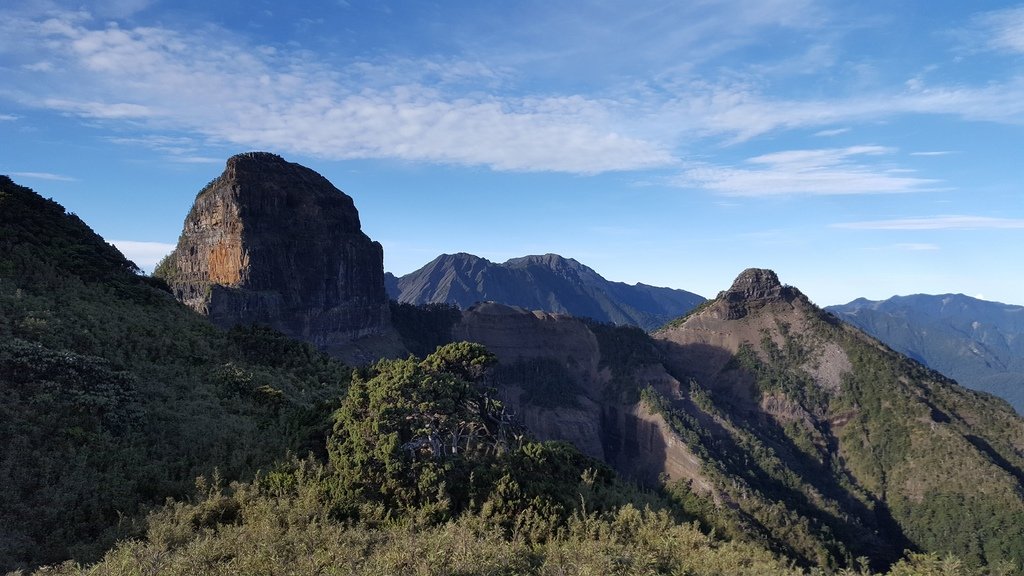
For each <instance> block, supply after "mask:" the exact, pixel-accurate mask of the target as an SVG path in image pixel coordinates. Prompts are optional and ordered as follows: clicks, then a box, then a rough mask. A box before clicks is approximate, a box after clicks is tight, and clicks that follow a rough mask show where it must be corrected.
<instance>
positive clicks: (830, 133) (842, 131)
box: [814, 128, 850, 137]
mask: <svg viewBox="0 0 1024 576" xmlns="http://www.w3.org/2000/svg"><path fill="white" fill-rule="evenodd" d="M849 131H850V129H849V128H831V129H829V130H819V131H817V132H815V133H814V135H815V136H823V137H828V136H839V135H840V134H846V133H847V132H849Z"/></svg>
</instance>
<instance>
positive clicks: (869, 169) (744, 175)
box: [676, 146, 936, 196]
mask: <svg viewBox="0 0 1024 576" xmlns="http://www.w3.org/2000/svg"><path fill="white" fill-rule="evenodd" d="M893 152H894V150H893V149H891V148H886V147H882V146H851V147H848V148H825V149H819V150H790V151H785V152H776V153H772V154H765V155H762V156H755V157H753V158H749V159H748V160H747V161H746V162H745V163H744V165H743V166H740V167H735V166H714V165H704V166H697V167H693V168H691V169H689V170H686V171H685V172H684V173H683V174H682V175H681V177H680V178H679V179H677V181H676V183H677V184H678V185H680V186H686V187H698V188H703V189H706V190H711V191H713V192H717V193H719V194H723V195H726V196H788V195H804V196H833V195H845V194H891V193H901V192H915V191H919V190H923V189H927V187H929V186H933V185H935V184H936V181H935V180H929V179H925V178H915V177H911V176H898V175H897V174H900V173H902V172H903V171H897V170H893V169H886V168H885V167H884V166H879V165H877V164H872V165H869V164H866V163H864V162H862V161H860V159H861V158H863V157H865V156H876V157H877V156H885V155H890V154H892V153H893Z"/></svg>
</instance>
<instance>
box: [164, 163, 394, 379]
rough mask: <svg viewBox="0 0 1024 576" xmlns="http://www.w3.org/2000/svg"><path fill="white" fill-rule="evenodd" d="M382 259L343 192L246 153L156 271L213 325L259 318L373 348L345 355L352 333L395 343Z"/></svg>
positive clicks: (339, 351) (339, 348) (199, 200)
mask: <svg viewBox="0 0 1024 576" xmlns="http://www.w3.org/2000/svg"><path fill="white" fill-rule="evenodd" d="M383 258H384V256H383V249H382V248H381V245H380V244H379V243H377V242H374V241H372V240H370V238H369V237H367V236H366V234H364V233H363V232H362V230H361V229H360V223H359V213H358V212H357V211H356V208H355V205H354V204H353V202H352V199H351V198H350V197H349V196H347V195H345V194H344V193H343V192H341V191H340V190H338V189H337V188H336V187H334V185H332V184H331V183H330V182H329V181H328V180H327V179H326V178H324V177H323V176H321V175H320V174H317V173H316V172H314V171H313V170H310V169H309V168H306V167H304V166H300V165H299V164H294V163H291V162H287V161H285V160H284V159H283V158H281V157H280V156H277V155H274V154H269V153H265V152H250V153H246V154H239V155H237V156H233V157H231V158H230V159H228V161H227V167H226V168H225V170H224V173H223V174H221V175H220V176H219V177H217V178H216V179H215V180H213V181H212V182H211V183H210V184H208V185H207V186H206V187H205V188H204V189H203V190H202V191H201V192H200V193H199V195H198V196H197V197H196V200H195V204H194V205H193V207H192V210H191V211H190V212H189V214H188V216H187V217H186V218H185V224H184V229H183V230H182V233H181V237H180V238H179V240H178V245H177V247H176V248H175V250H174V252H173V253H171V255H170V256H169V257H168V258H167V259H166V260H165V261H164V262H163V263H161V265H160V266H158V268H157V271H156V275H157V276H160V277H162V278H164V279H165V280H166V281H167V283H168V284H169V285H170V286H171V288H172V289H173V291H174V294H175V296H176V297H177V298H178V299H179V300H181V301H182V302H184V303H185V304H187V305H188V306H190V307H191V308H193V309H195V310H196V311H198V312H200V313H202V314H205V315H207V316H208V317H209V318H210V320H211V321H212V322H213V323H214V324H216V325H218V326H221V327H230V326H234V325H238V324H252V323H258V324H266V325H269V326H272V327H273V328H276V329H277V330H280V331H281V332H283V333H285V334H287V335H289V336H292V337H295V338H299V339H301V340H305V341H307V342H310V343H312V344H314V345H316V346H317V347H318V348H320V349H322V350H326V351H328V352H330V353H334V354H336V355H340V356H343V357H347V358H349V359H355V360H360V359H362V358H360V356H367V357H372V356H374V355H376V354H374V351H373V350H360V351H353V342H354V341H356V340H358V339H366V338H368V337H370V338H375V339H383V340H385V341H388V343H386V344H384V348H393V347H394V346H393V345H392V344H391V343H390V340H392V339H391V338H390V328H389V324H388V306H387V297H386V295H385V292H384V269H383ZM371 348H373V347H371ZM367 359H368V358H367Z"/></svg>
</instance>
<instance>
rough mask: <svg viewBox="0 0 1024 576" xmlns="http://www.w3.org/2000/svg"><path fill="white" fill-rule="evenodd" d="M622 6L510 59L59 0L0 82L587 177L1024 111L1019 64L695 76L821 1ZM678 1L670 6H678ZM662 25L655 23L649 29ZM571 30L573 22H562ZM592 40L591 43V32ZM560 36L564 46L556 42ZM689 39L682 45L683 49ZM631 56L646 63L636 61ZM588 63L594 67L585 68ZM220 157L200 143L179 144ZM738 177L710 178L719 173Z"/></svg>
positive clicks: (136, 117)
mask: <svg viewBox="0 0 1024 576" xmlns="http://www.w3.org/2000/svg"><path fill="white" fill-rule="evenodd" d="M146 4H147V2H146V1H145V0H116V1H112V2H109V5H110V6H113V7H115V8H116V7H117V6H121V9H122V10H123V11H127V12H132V11H138V10H144V9H145V8H146ZM616 10H618V9H617V8H613V7H607V6H606V7H604V8H603V9H602V10H597V11H595V14H593V15H591V16H589V17H583V19H582V20H580V21H577V20H578V19H579V18H577V17H578V14H577V12H579V10H577V9H576V8H575V7H574V8H573V9H572V10H566V11H565V13H564V14H562V17H553V18H547V19H545V21H544V22H543V23H541V24H538V25H537V27H536V28H530V30H531V31H532V34H536V37H537V38H544V42H545V45H544V46H541V47H537V49H536V50H535V51H532V50H524V49H523V47H522V45H513V44H509V45H508V46H507V47H508V48H509V50H508V52H509V54H510V55H509V56H507V57H503V56H501V54H502V51H501V49H502V48H503V47H506V45H505V44H502V43H500V42H499V43H498V45H497V46H495V47H492V48H491V49H490V50H489V51H486V50H484V52H486V54H485V55H484V57H481V58H480V59H473V58H451V57H446V58H441V57H436V58H422V59H410V58H402V57H394V58H392V57H389V56H386V55H378V56H375V57H374V58H372V59H361V60H353V59H350V60H345V61H343V62H330V61H328V60H324V59H321V57H319V56H315V55H313V54H311V53H309V52H305V51H302V50H300V49H298V48H295V47H288V46H274V47H268V46H262V45H256V44H253V43H252V42H251V41H249V40H247V39H245V38H243V37H240V36H238V35H237V34H235V33H232V32H230V31H227V30H224V29H221V28H217V27H214V26H212V25H209V26H206V27H203V28H200V29H197V30H193V31H187V32H186V31H177V30H171V29H167V28H161V27H142V26H139V27H127V26H119V25H115V24H100V23H98V22H97V21H95V20H93V19H91V18H90V17H89V15H88V14H85V13H83V12H76V13H56V12H53V13H51V14H50V15H49V17H48V19H46V20H42V21H40V20H31V19H25V18H17V17H12V18H9V19H7V21H6V22H0V53H2V54H4V55H5V56H6V55H8V54H13V55H16V56H17V58H12V61H15V62H17V61H20V62H23V64H22V66H21V67H20V68H17V69H15V70H13V72H12V73H13V74H14V75H20V76H18V79H23V80H24V81H17V82H15V81H12V82H9V83H8V84H7V86H0V96H2V97H5V98H8V99H12V100H15V101H17V102H18V103H20V104H21V105H23V106H33V107H42V108H46V109H50V110H55V111H59V112H62V113H65V114H68V115H73V116H77V117H81V118H86V119H89V120H92V121H100V122H103V123H110V124H112V125H115V126H117V127H119V128H123V127H129V128H131V129H132V131H133V133H135V134H137V133H139V132H140V131H148V132H149V133H151V134H156V135H159V134H162V133H164V132H167V131H173V132H174V133H175V134H188V135H190V136H192V137H195V138H196V139H197V140H199V141H202V142H203V143H204V144H214V145H230V146H232V147H235V146H237V147H242V148H246V149H269V150H273V151H277V152H280V153H285V154H302V155H309V156H315V157H321V158H331V159H351V158H390V159H399V160H411V161H422V162H433V163H449V164H457V165H481V166H487V167H490V168H492V169H495V170H515V171H561V172H573V173H583V174H591V173H599V172H607V171H628V170H642V169H648V168H664V167H674V166H678V165H679V164H680V159H679V157H678V153H676V152H675V151H676V150H678V149H679V147H680V145H681V144H684V143H685V144H690V143H693V142H695V141H698V140H702V139H718V140H724V141H725V142H726V143H728V144H735V143H741V142H745V141H748V140H750V139H752V138H755V137H758V136H762V135H765V134H769V133H772V132H778V131H784V130H792V129H818V128H822V129H821V130H819V131H818V132H816V135H818V136H835V135H839V134H842V133H844V132H846V131H847V130H849V128H846V127H841V128H835V127H834V126H837V125H839V126H842V125H844V124H850V123H852V122H858V121H869V120H870V121H876V120H882V119H886V118H890V117H893V116H897V115H901V114H933V115H948V116H953V117H957V118H962V119H969V120H984V121H995V122H1006V123H1015V124H1024V78H1018V77H1012V76H1011V77H1008V78H1006V79H1003V80H1001V81H994V82H990V83H987V84H984V85H980V86H977V87H972V86H969V85H963V86H941V85H937V86H930V85H928V84H927V83H926V82H925V81H924V80H923V79H921V80H919V81H918V82H915V83H914V84H913V87H911V88H908V87H905V86H899V87H896V88H889V89H878V88H874V89H873V90H864V91H859V92H857V93H856V95H855V96H849V97H846V98H845V99H835V98H821V99H803V100H798V99H791V98H789V99H787V98H777V97H772V96H770V95H768V94H767V93H766V90H767V89H768V86H769V85H770V84H769V83H768V82H764V81H763V80H758V79H757V75H754V76H753V77H751V76H749V75H746V76H745V75H744V74H743V73H733V72H728V71H723V72H722V73H721V74H720V75H719V76H711V75H704V74H702V75H700V76H695V75H693V74H692V70H693V69H694V68H695V67H697V66H700V65H703V64H706V63H708V62H712V61H715V60H714V59H715V58H719V57H721V56H722V55H724V54H728V53H729V52H730V51H733V50H737V49H739V48H747V47H749V46H751V45H752V44H753V43H755V42H756V41H757V38H759V37H760V36H759V35H758V34H754V32H758V31H764V30H779V29H785V30H787V31H791V32H793V33H797V34H805V35H809V34H813V32H814V31H815V30H816V28H817V27H820V25H821V24H822V23H823V22H824V21H825V16H824V15H823V14H822V12H821V10H819V9H815V7H814V5H813V3H812V2H810V1H809V0H775V1H774V2H756V1H753V0H733V1H732V2H731V3H725V4H718V5H716V6H715V7H713V8H712V7H708V6H703V5H701V6H699V7H698V6H696V5H695V6H693V7H688V8H685V9H680V8H676V7H674V6H664V5H663V6H659V7H651V8H649V9H647V10H644V11H639V12H638V11H636V10H635V9H634V8H630V9H629V11H628V14H619V13H616ZM555 11H556V12H558V10H557V9H556V10H555ZM570 12H571V13H570ZM609 12H611V13H612V14H610V13H609ZM667 14H670V15H674V17H673V18H674V19H673V18H669V19H668V20H666V15H667ZM616 16H628V18H625V17H623V18H616ZM574 18H576V19H574ZM677 24H685V26H686V29H685V31H680V30H676V29H673V28H672V26H675V25H677ZM602 25H603V26H605V27H606V28H602ZM652 26H653V27H654V28H652V29H651V30H650V32H649V33H640V31H641V30H643V29H645V28H650V27H652ZM560 27H568V29H567V30H560V32H559V33H558V34H551V32H552V30H553V29H555V28H560ZM467 34H468V33H467ZM524 34H526V33H524ZM527 37H532V36H530V35H529V34H527ZM606 37H607V38H606ZM623 37H636V38H639V39H640V40H638V41H639V42H640V44H641V45H639V46H636V47H634V48H633V49H631V50H629V51H622V50H621V49H619V48H617V47H618V46H620V45H621V43H616V42H611V40H617V39H620V38H623ZM516 38H517V40H518V41H522V40H523V37H522V36H517V37H516ZM580 38H590V39H591V41H590V42H588V43H585V45H584V44H583V43H581V42H580ZM601 39H607V40H609V41H608V42H599V41H597V40H601ZM509 42H512V41H511V40H509ZM470 44H471V43H470ZM591 46H598V48H591ZM813 46H814V48H813V49H811V50H809V51H808V52H805V53H803V54H797V55H796V60H795V61H799V62H804V61H813V62H817V63H818V64H817V65H816V66H818V67H828V66H831V65H832V58H833V54H832V49H831V48H830V47H829V45H828V44H827V43H822V42H820V41H816V42H815V43H814V44H813ZM562 47H564V48H565V50H564V52H565V54H562V53H560V52H558V48H562ZM612 47H614V48H612ZM512 48H515V50H512ZM570 48H572V49H570ZM482 50H483V49H482ZM575 50H579V51H581V52H579V53H577V52H576V51H575ZM465 53H467V54H470V53H473V54H475V52H472V51H467V52H465ZM680 54H684V55H685V57H683V58H682V61H679V58H678V57H677V55H680ZM596 56H600V57H602V58H601V59H595V57H596ZM787 56H793V55H792V54H788V55H787ZM801 59H803V60H801ZM808 59H809V60H808ZM783 60H785V58H783ZM547 61H556V62H558V64H557V66H561V67H562V68H559V70H562V69H572V67H573V66H574V65H577V64H580V63H581V62H584V61H585V62H589V63H590V64H589V67H590V68H594V67H593V62H595V61H597V62H601V64H602V65H601V66H600V67H599V68H600V69H601V70H603V69H604V68H605V67H606V66H607V67H615V68H616V69H617V70H619V71H620V72H619V73H618V75H616V74H611V75H610V76H609V78H610V79H611V80H612V82H602V83H601V86H603V88H602V90H604V91H603V92H602V93H601V94H599V95H594V96H580V95H578V94H573V93H571V92H569V93H566V92H558V91H557V90H554V91H550V92H537V91H536V88H535V86H534V84H532V82H534V81H535V80H537V77H534V73H535V69H534V68H533V67H534V66H538V67H542V66H544V62H547ZM616 63H617V65H616V66H613V64H616ZM638 63H639V64H638ZM33 67H35V68H37V69H35V70H33ZM635 68H638V69H639V71H638V72H633V73H632V74H633V76H630V75H629V74H630V72H629V71H630V70H633V69H635ZM815 69H818V68H815ZM762 72H763V71H762ZM546 73H548V74H551V75H553V76H557V74H553V73H552V72H551V71H550V70H547V71H546ZM763 73H765V74H776V73H778V74H782V73H783V72H763ZM579 74H581V75H583V77H584V78H586V79H590V78H589V77H588V76H586V74H587V73H586V72H580V73H579ZM592 74H597V72H593V73H592ZM641 74H643V76H642V77H641ZM40 76H45V77H46V81H40V80H39V77H40ZM540 77H541V78H543V75H541V76H540ZM639 78H642V79H639ZM705 78H710V80H706V79H705ZM602 80H606V78H602ZM583 84H586V82H584V83H583ZM830 126H831V127H832V128H829V127H830ZM208 155H209V152H207V153H206V154H204V153H202V148H201V147H200V148H199V149H196V150H193V151H191V152H188V153H186V152H180V153H177V154H176V155H175V156H177V157H179V158H197V159H198V158H204V157H207V156H208ZM847 167H848V168H850V167H852V168H855V169H854V170H853V171H852V172H841V171H838V172H836V173H835V174H833V176H835V177H846V176H850V177H853V181H852V184H851V186H850V188H851V189H859V190H860V191H866V190H875V191H892V190H903V189H908V188H916V187H920V186H921V185H923V184H924V182H923V181H920V180H916V179H913V178H902V179H901V178H896V177H894V176H893V175H892V174H885V173H882V172H876V171H872V170H867V169H865V167H863V166H860V167H859V169H857V168H858V167H857V166H856V165H850V166H847ZM713 168H714V167H712V169H713ZM744 174H746V172H744V171H741V172H740V173H739V174H735V175H733V176H730V177H729V178H734V177H739V176H743V175H744ZM758 175H760V176H765V177H771V176H772V173H771V171H769V172H768V173H765V172H764V171H761V173H759V174H754V176H758ZM712 176H714V175H712ZM776 176H779V177H780V178H781V179H782V180H788V181H789V182H790V183H791V184H793V185H796V190H797V192H798V193H812V192H810V191H809V188H811V187H820V189H821V190H826V192H819V193H858V192H856V191H854V192H842V191H840V188H841V186H840V185H839V183H838V182H833V181H832V177H831V176H829V174H827V173H824V172H822V173H819V174H818V175H817V176H818V178H817V179H816V178H814V177H813V176H814V175H813V174H811V175H808V174H804V175H802V176H801V178H803V184H800V183H799V182H797V181H796V180H795V179H794V178H793V177H787V176H785V175H784V174H782V175H779V174H776ZM724 177H725V176H724V175H721V174H720V175H719V176H716V177H712V178H711V184H712V185H714V183H715V182H716V181H718V180H721V179H722V178H724ZM763 180H764V179H763V178H762V181H763ZM827 190H832V192H827Z"/></svg>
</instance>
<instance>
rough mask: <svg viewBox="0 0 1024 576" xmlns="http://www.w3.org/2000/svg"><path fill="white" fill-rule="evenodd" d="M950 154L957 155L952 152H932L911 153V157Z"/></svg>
mask: <svg viewBox="0 0 1024 576" xmlns="http://www.w3.org/2000/svg"><path fill="white" fill-rule="evenodd" d="M950 154H956V152H954V151H952V150H935V151H932V152H911V153H910V155H911V156H949V155H950Z"/></svg>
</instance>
